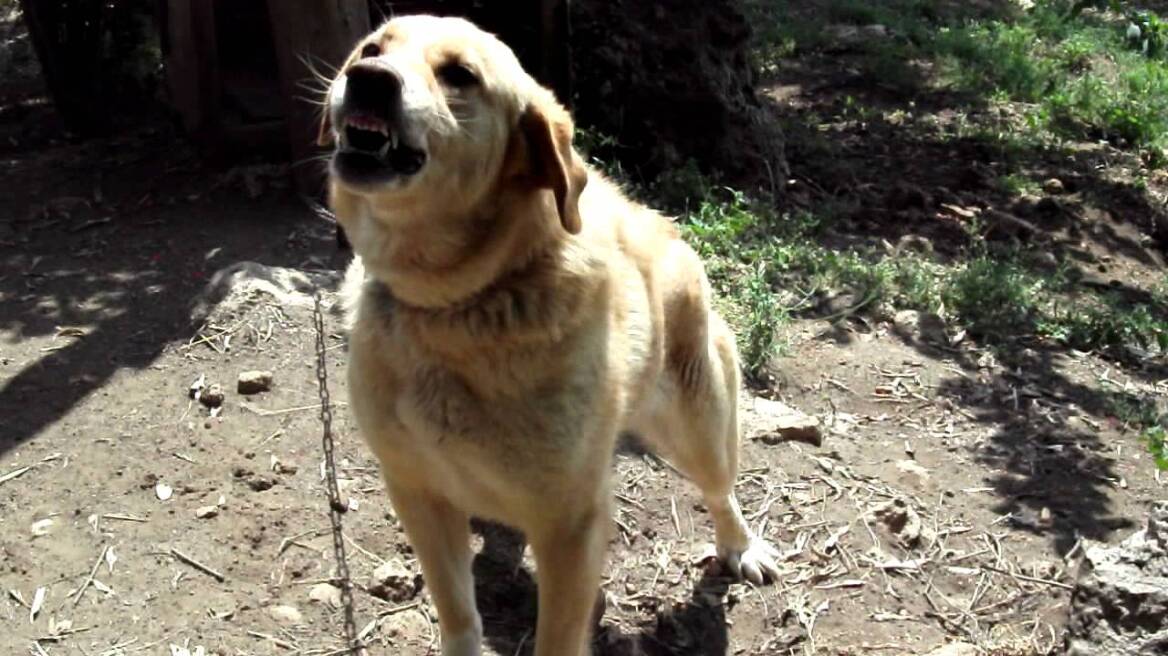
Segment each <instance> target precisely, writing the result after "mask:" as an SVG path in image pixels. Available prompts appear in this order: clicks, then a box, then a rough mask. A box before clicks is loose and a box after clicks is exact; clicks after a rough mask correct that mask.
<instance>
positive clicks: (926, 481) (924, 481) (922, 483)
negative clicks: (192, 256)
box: [896, 460, 932, 490]
mask: <svg viewBox="0 0 1168 656" xmlns="http://www.w3.org/2000/svg"><path fill="white" fill-rule="evenodd" d="M896 468H897V469H898V470H900V472H901V473H903V474H907V475H908V477H909V480H910V482H912V484H913V485H915V486H916V487H917V488H918V489H921V490H924V489H926V488H928V487H930V485H931V484H932V477H931V476H930V475H929V470H928V469H926V468H925V467H923V466H921V464H920V463H919V462H917V461H915V460H901V461H900V462H898V463H896Z"/></svg>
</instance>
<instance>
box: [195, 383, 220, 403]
mask: <svg viewBox="0 0 1168 656" xmlns="http://www.w3.org/2000/svg"><path fill="white" fill-rule="evenodd" d="M223 399H224V394H223V388H222V387H221V386H220V385H219V384H218V383H215V384H214V385H211V386H210V387H208V388H207V389H204V390H203V391H202V392H201V393H200V394H199V403H202V404H203V405H205V406H207V407H208V408H218V407H219V406H221V405H223Z"/></svg>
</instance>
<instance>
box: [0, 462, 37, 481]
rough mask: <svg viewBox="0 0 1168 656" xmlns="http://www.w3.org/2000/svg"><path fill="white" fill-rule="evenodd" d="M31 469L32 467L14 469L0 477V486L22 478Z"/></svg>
mask: <svg viewBox="0 0 1168 656" xmlns="http://www.w3.org/2000/svg"><path fill="white" fill-rule="evenodd" d="M32 467H33V466H32V465H28V466H26V467H21V468H20V469H14V470H12V471H10V472H8V473H7V474H5V475H3V476H0V485H3V484H4V483H7V482H8V481H11V480H12V479H14V478H19V477H21V476H23V475H24V474H26V473H28V470H30V469H32Z"/></svg>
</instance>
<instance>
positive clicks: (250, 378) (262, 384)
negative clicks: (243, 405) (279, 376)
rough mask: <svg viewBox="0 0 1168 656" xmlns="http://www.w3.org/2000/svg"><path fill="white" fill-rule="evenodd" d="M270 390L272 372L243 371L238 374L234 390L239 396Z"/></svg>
mask: <svg viewBox="0 0 1168 656" xmlns="http://www.w3.org/2000/svg"><path fill="white" fill-rule="evenodd" d="M270 389H272V372H270V371H245V372H243V373H241V374H239V382H238V384H237V386H236V390H237V391H238V392H239V393H240V394H259V393H260V392H266V391H268V390H270Z"/></svg>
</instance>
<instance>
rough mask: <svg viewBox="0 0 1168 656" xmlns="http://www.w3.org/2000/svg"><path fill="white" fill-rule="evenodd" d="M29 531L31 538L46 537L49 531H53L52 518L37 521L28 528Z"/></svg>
mask: <svg viewBox="0 0 1168 656" xmlns="http://www.w3.org/2000/svg"><path fill="white" fill-rule="evenodd" d="M29 530H31V531H32V535H33V537H41V536H43V535H48V534H49V531H51V530H53V518H52V517H46V518H44V519H38V520H37V521H35V522H33V523H32V526H30V527H29Z"/></svg>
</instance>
